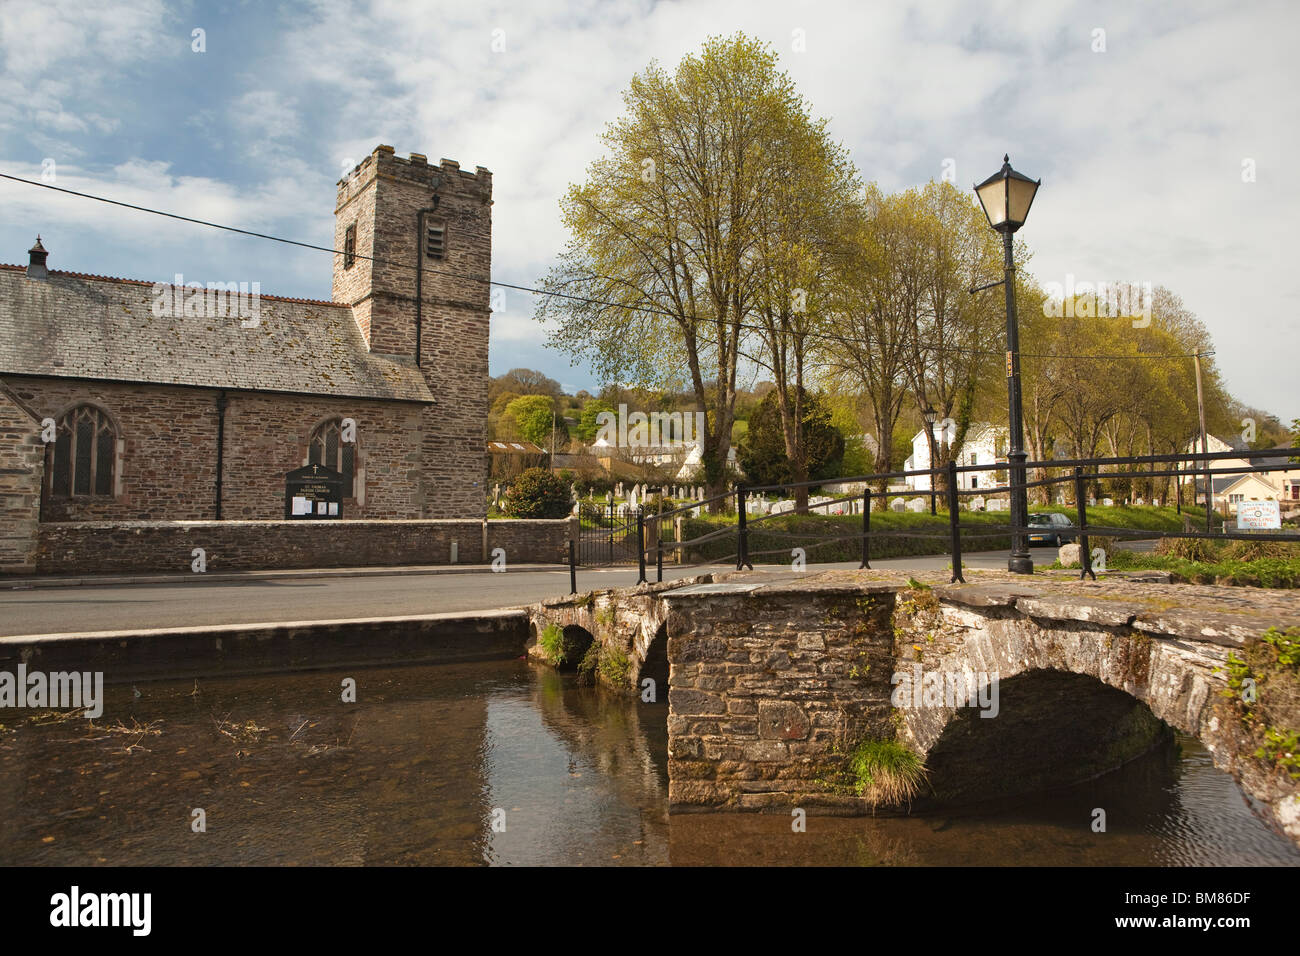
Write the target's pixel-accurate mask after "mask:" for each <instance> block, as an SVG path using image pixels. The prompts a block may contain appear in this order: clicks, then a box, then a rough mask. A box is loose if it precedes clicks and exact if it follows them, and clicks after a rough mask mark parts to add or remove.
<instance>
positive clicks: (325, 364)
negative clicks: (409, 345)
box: [0, 265, 434, 403]
mask: <svg viewBox="0 0 1300 956" xmlns="http://www.w3.org/2000/svg"><path fill="white" fill-rule="evenodd" d="M153 290H154V283H152V282H142V281H138V280H133V279H116V278H109V277H105V276H91V275H83V274H80V273H74V272H51V273H50V274H49V277H48V278H46V279H29V278H27V276H26V274H25V270H24V268H23V267H21V266H12V265H0V375H3V374H6V373H8V374H11V375H40V376H50V377H54V378H81V379H100V380H107V381H127V382H142V383H148V384H155V385H190V386H199V387H205V388H230V389H243V390H248V391H263V392H294V393H302V394H312V395H336V396H340V397H348V398H372V399H389V400H396V401H411V402H426V403H432V402H433V400H434V399H433V394H432V393H431V392H430V391H429V387H428V385H426V384H425V381H424V377H423V375H422V374H421V372H420V370H419V369H418V368H417V367H416V366H415V363H414V361H412V360H411V359H409V358H406V357H399V356H389V355H380V354H377V353H372V352H369V351H368V350H367V347H366V341H365V339H364V338H363V337H362V335H361V330H360V329H358V328H357V325H356V322H355V321H354V320H353V318H352V311H351V309H349V308H348V307H347V306H345V305H338V304H335V303H330V302H318V301H313V300H310V299H287V298H281V297H279V296H270V295H262V296H259V317H260V322H259V324H257V325H256V326H252V327H249V328H244V327H243V324H242V323H241V321H240V319H239V318H238V317H229V318H204V317H198V316H175V315H173V314H172V313H171V312H166V313H165V314H163V315H161V316H159V315H154V311H153V304H154V300H155V297H154V292H153ZM182 311H183V310H182Z"/></svg>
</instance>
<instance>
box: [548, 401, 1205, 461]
mask: <svg viewBox="0 0 1300 956" xmlns="http://www.w3.org/2000/svg"><path fill="white" fill-rule="evenodd" d="M1197 381H1200V379H1197ZM551 474H555V409H554V408H552V409H551Z"/></svg>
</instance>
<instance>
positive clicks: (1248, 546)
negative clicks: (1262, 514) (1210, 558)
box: [1223, 538, 1300, 561]
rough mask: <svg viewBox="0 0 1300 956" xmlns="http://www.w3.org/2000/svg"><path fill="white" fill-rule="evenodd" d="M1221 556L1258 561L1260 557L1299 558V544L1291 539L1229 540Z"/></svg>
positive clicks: (1234, 559) (1232, 559) (1233, 559)
mask: <svg viewBox="0 0 1300 956" xmlns="http://www.w3.org/2000/svg"><path fill="white" fill-rule="evenodd" d="M1223 557H1224V558H1225V559H1227V560H1231V561H1258V560H1259V559H1260V558H1281V559H1283V560H1286V559H1288V558H1291V559H1294V558H1300V545H1298V544H1296V543H1294V542H1291V541H1269V540H1268V539H1267V538H1261V539H1260V540H1258V541H1229V542H1228V544H1227V546H1226V547H1224V549H1223Z"/></svg>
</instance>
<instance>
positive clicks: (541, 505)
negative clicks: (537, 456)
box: [505, 468, 573, 518]
mask: <svg viewBox="0 0 1300 956" xmlns="http://www.w3.org/2000/svg"><path fill="white" fill-rule="evenodd" d="M572 507H573V505H572V503H571V502H570V501H569V486H568V485H567V484H565V483H564V481H563V480H561V479H560V478H559V477H557V476H555V475H553V474H551V473H550V472H549V471H547V470H546V469H545V468H529V469H527V470H526V471H524V472H521V473H520V475H519V477H518V478H516V479H515V481H514V484H512V485H511V486H510V490H509V491H508V492H507V493H506V500H505V513H506V514H507V515H509V516H510V517H511V518H565V517H568V515H569V512H570V510H571V509H572Z"/></svg>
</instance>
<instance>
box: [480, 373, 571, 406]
mask: <svg viewBox="0 0 1300 956" xmlns="http://www.w3.org/2000/svg"><path fill="white" fill-rule="evenodd" d="M502 392H511V393H513V394H515V395H549V396H551V397H552V398H559V397H560V396H561V395H562V394H564V391H563V389H562V388H561V387H560V383H559V382H557V381H556V380H555V379H553V378H549V377H548V376H546V375H545V374H544V373H542V372H539V371H537V370H536V369H531V368H512V369H511V370H510V371H508V372H506V373H505V374H504V375H498V376H497V377H496V378H493V379H491V380H489V382H488V401H489V402H495V401H496V399H497V396H498V395H500V394H501V393H502Z"/></svg>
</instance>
